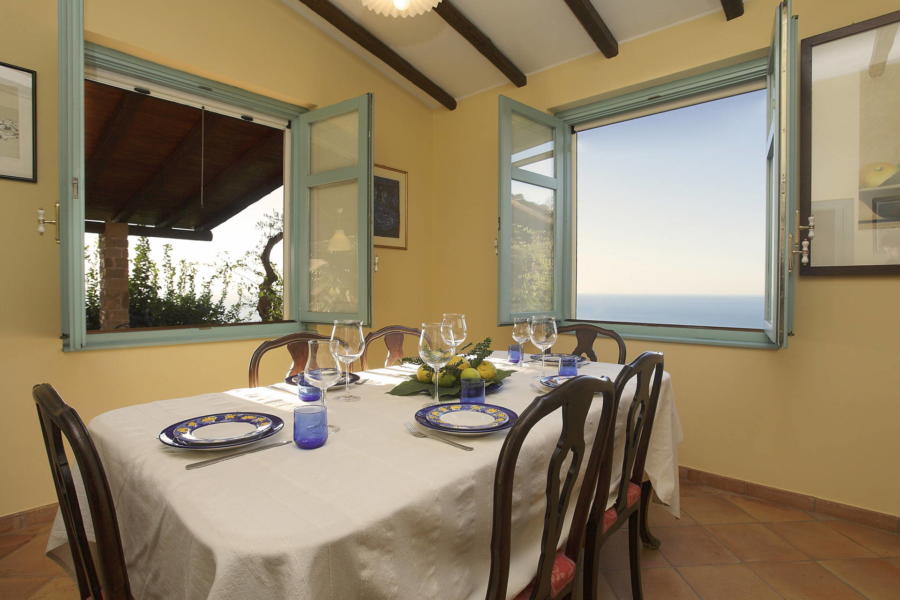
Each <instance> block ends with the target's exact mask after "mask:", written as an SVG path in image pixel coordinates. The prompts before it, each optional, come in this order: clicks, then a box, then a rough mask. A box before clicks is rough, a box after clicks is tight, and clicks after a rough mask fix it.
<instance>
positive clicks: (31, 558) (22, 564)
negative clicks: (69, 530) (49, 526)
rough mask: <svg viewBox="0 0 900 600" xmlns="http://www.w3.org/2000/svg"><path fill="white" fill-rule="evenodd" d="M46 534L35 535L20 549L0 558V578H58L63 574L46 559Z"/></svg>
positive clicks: (63, 573)
mask: <svg viewBox="0 0 900 600" xmlns="http://www.w3.org/2000/svg"><path fill="white" fill-rule="evenodd" d="M46 548H47V534H46V533H44V534H40V535H36V536H34V537H33V538H31V540H29V541H28V542H26V543H25V544H24V545H23V546H22V547H21V548H19V549H17V550H15V551H13V552H10V553H9V554H8V555H6V556H4V557H3V558H0V576H21V575H22V574H26V573H27V574H28V575H29V576H34V577H59V576H63V575H65V572H64V571H63V570H62V569H61V568H60V567H59V565H57V564H56V563H55V562H53V561H52V560H50V559H49V558H47V556H46V555H45V554H44V551H45V550H46Z"/></svg>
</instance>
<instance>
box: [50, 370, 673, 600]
mask: <svg viewBox="0 0 900 600" xmlns="http://www.w3.org/2000/svg"><path fill="white" fill-rule="evenodd" d="M497 364H498V365H499V366H500V367H501V368H508V367H509V365H508V364H506V363H504V362H503V361H502V360H497ZM620 368H621V367H620V366H619V365H611V364H604V363H591V364H589V365H587V366H585V367H583V368H582V369H581V370H580V372H581V373H583V374H588V375H595V376H599V375H606V376H609V377H610V378H614V377H615V375H616V373H618V371H619V369H620ZM407 373H408V371H403V370H401V369H399V368H394V369H378V370H375V371H370V372H368V373H366V374H363V377H364V378H365V379H366V380H367V381H366V383H365V384H363V385H357V386H354V388H353V391H354V392H355V393H356V394H357V395H359V396H361V398H362V399H361V400H360V401H358V402H354V403H346V402H342V401H340V400H337V399H334V400H329V401H328V415H329V421H330V422H331V423H333V424H335V425H337V426H339V427H340V431H339V432H338V433H335V434H332V435H331V437H330V438H329V440H328V443H327V444H326V445H325V446H323V447H322V448H319V449H316V450H313V451H307V450H301V449H298V448H297V447H296V446H294V445H293V444H289V445H285V446H283V447H280V448H275V449H272V450H266V451H264V452H260V453H256V454H250V455H247V456H243V457H240V458H237V459H234V460H231V461H226V462H223V463H220V464H216V465H213V466H209V467H206V468H203V469H197V470H192V471H187V470H185V468H184V465H186V464H188V463H190V462H194V461H197V460H201V459H203V458H209V457H211V456H216V455H217V454H216V453H198V452H191V451H185V450H178V449H172V448H168V447H166V446H163V445H162V444H160V442H159V440H158V439H157V435H158V433H159V431H161V430H162V429H163V428H164V427H166V426H168V425H170V424H172V423H174V422H177V421H180V420H183V419H188V418H191V417H194V416H197V415H202V414H207V413H216V412H228V411H235V410H257V411H264V412H270V413H273V414H277V415H280V416H281V417H282V418H283V419H284V421H285V428H284V430H283V431H282V432H280V433H279V434H277V435H276V436H274V437H273V438H270V439H269V441H277V440H282V439H290V438H291V435H292V415H291V408H292V407H293V405H294V398H293V397H292V396H290V395H289V394H287V393H285V392H283V391H279V390H277V389H273V388H255V389H238V390H231V391H229V392H224V393H215V394H205V395H202V396H194V397H191V398H178V399H174V400H163V401H158V402H151V403H149V404H141V405H137V406H129V407H126V408H121V409H118V410H114V411H110V412H108V413H105V414H102V415H100V416H98V417H97V418H96V419H94V420H93V421H92V422H91V423H90V427H89V429H90V432H91V435H92V436H93V438H94V442H95V444H96V446H97V449H98V451H99V452H100V456H101V458H102V460H103V464H104V467H105V468H106V474H107V477H108V479H109V483H110V487H111V489H112V495H113V499H114V501H115V504H116V510H117V512H118V519H119V524H120V530H121V534H122V541H123V546H124V549H125V555H126V559H127V562H128V569H129V577H130V579H131V584H132V589H133V592H134V595H135V597H136V598H139V599H144V598H165V599H167V600H178V599H185V600H197V599H200V598H216V599H234V600H246V599H249V598H261V599H262V598H271V599H280V598H292V599H298V600H299V599H307V598H308V599H317V600H324V599H340V600H351V599H355V598H358V599H366V600H369V599H377V598H384V599H400V598H417V599H418V598H446V599H457V598H458V599H480V598H483V597H484V593H485V589H486V586H487V579H488V568H489V564H490V532H491V518H492V516H491V503H492V491H493V479H494V470H495V467H496V463H497V456H498V453H499V451H500V447H501V445H502V443H503V439H504V436H503V435H502V434H495V435H491V436H486V437H480V438H466V439H462V438H460V441H462V442H463V443H466V444H469V445H471V446H474V448H475V450H474V451H472V452H463V451H461V450H459V449H456V448H452V447H450V446H448V445H445V444H442V443H439V442H435V441H432V440H427V439H419V438H415V437H413V436H411V435H409V433H407V432H406V430H405V429H404V427H403V423H404V422H407V421H412V415H413V413H414V412H415V411H416V410H417V409H419V408H421V407H422V406H424V403H425V401H426V398H425V397H424V396H413V397H400V396H393V395H389V394H387V393H386V392H387V390H389V389H390V387H391V386H393V385H394V384H396V383H397V382H398V381H399V379H398V378H399V377H403V376H405V375H406V374H407ZM536 374H537V371H536V368H535V367H532V368H530V369H527V370H524V371H522V372H517V373H515V374H514V375H512V376H511V377H509V378H508V379H507V380H505V382H504V387H503V389H502V391H501V392H500V393H498V394H496V395H492V396H489V400H488V401H489V402H491V403H495V404H499V405H502V406H506V407H509V408H511V409H513V410H515V411H517V412H521V411H522V410H524V409H525V407H526V406H528V404H529V403H530V402H531V400H532V399H533V398H534V396H535V395H536V393H535V390H534V388H533V381H534V378H535V376H536ZM630 399H631V394H630V393H628V392H627V391H626V393H625V394H624V397H623V402H622V406H621V407H620V412H619V427H618V431H621V429H622V423H623V421H624V419H625V415H626V413H627V407H628V406H629V404H630ZM596 404H597V406H595V407H594V408H593V409H592V411H591V420H590V426H589V427H588V431H589V432H590V435H591V436H592V435H593V431H594V428H595V427H596V420H597V417H598V416H599V410H600V406H599V405H600V404H601V403H600V402H597V403H596ZM545 421H546V423H542V424H541V425H540V426H539V427H538V428H536V429H535V430H534V431H533V433H532V435H531V436H530V438H529V440H530V441H529V443H527V444H526V447H525V448H524V449H523V451H522V455H521V457H520V459H519V465H518V467H517V468H518V471H517V480H516V486H517V488H516V492H515V496H514V514H513V518H514V522H515V527H514V531H515V535H514V539H513V544H514V546H513V548H514V552H513V560H512V566H511V573H510V583H509V595H510V597H512V596H513V595H514V594H515V593H516V592H518V591H519V590H521V589H522V588H524V587H525V585H527V583H528V582H529V581H530V580H531V578H532V577H533V575H534V572H535V569H536V561H537V547H538V541H539V539H540V531H541V527H542V525H543V515H544V486H545V483H546V468H547V462H546V459H547V457H549V453H550V451H552V446H553V444H554V443H555V441H556V438H557V436H558V433H559V420H558V419H557V420H555V421H554V420H552V419H546V420H545ZM680 441H681V427H680V424H679V422H678V417H677V414H676V411H675V405H674V396H673V392H672V386H671V380H670V378H669V376H668V374H666V375H665V377H664V379H663V386H662V394H661V397H660V404H659V409H658V412H657V415H656V423H655V426H654V431H653V435H652V437H651V442H650V450H649V453H648V457H647V465H646V473H647V475H648V477H649V479H650V481H651V482H652V483H653V487H654V489H655V491H656V494H657V496H658V497H659V498H660V499H661V500H662V502H664V503H666V504H668V505H669V507H670V510H672V512H674V513H675V514H677V513H678V471H677V469H678V466H677V465H678V456H677V445H678V443H679V442H680ZM621 451H622V447H621V441H620V443H619V444H617V456H616V458H615V460H616V464H619V465H620V459H621ZM620 469H621V467H620ZM614 479H616V480H617V477H616V474H615V473H614ZM612 498H614V494H611V502H612ZM48 553H49V554H50V555H51V556H53V557H54V558H56V559H57V560H60V561H64V560H65V555H66V554H67V549H66V537H65V531H64V529H63V528H62V526H61V522H60V519H59V517H57V522H56V524H55V526H54V529H53V531H52V533H51V538H50V540H49V543H48Z"/></svg>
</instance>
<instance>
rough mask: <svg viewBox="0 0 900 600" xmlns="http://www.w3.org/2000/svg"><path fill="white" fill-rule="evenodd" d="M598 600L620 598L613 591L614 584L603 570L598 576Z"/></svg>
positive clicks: (616, 599)
mask: <svg viewBox="0 0 900 600" xmlns="http://www.w3.org/2000/svg"><path fill="white" fill-rule="evenodd" d="M596 592H597V594H596V600H619V599H618V598H617V597H616V593H615V592H614V591H613V588H612V585H611V584H610V583H609V581H608V580H607V578H606V574H605V573H603V572H601V573H600V575H599V577H598V578H597V590H596Z"/></svg>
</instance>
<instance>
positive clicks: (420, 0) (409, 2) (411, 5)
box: [362, 0, 441, 18]
mask: <svg viewBox="0 0 900 600" xmlns="http://www.w3.org/2000/svg"><path fill="white" fill-rule="evenodd" d="M362 3H363V6H365V7H366V8H368V9H369V10H371V11H373V12H376V13H378V14H379V15H384V16H386V17H404V18H405V17H417V16H419V15H421V14H424V13H427V12H428V11H429V10H431V9H432V8H434V7H435V6H437V5H438V4H440V3H441V0H362Z"/></svg>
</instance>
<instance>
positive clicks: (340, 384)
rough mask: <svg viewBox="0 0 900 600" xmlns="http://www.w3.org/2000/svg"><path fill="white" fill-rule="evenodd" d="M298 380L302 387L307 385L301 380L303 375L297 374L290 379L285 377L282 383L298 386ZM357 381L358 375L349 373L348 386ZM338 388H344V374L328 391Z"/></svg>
mask: <svg viewBox="0 0 900 600" xmlns="http://www.w3.org/2000/svg"><path fill="white" fill-rule="evenodd" d="M298 380H299V381H300V383H302V384H303V385H309V384H307V383H306V381H305V380H304V379H303V373H297V374H296V375H291V376H290V377H285V378H284V382H285V383H287V384H289V385H299V384H298ZM357 381H359V375H357V374H356V373H350V384H351V385H352V384H354V383H356V382H357ZM312 387H315V386H312ZM340 387H344V374H343V373H342V374H341V377H340V379H338V381H337V383H336V384H334V385H333V386H331V387H330V388H328V389H329V390H336V389H338V388H340Z"/></svg>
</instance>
